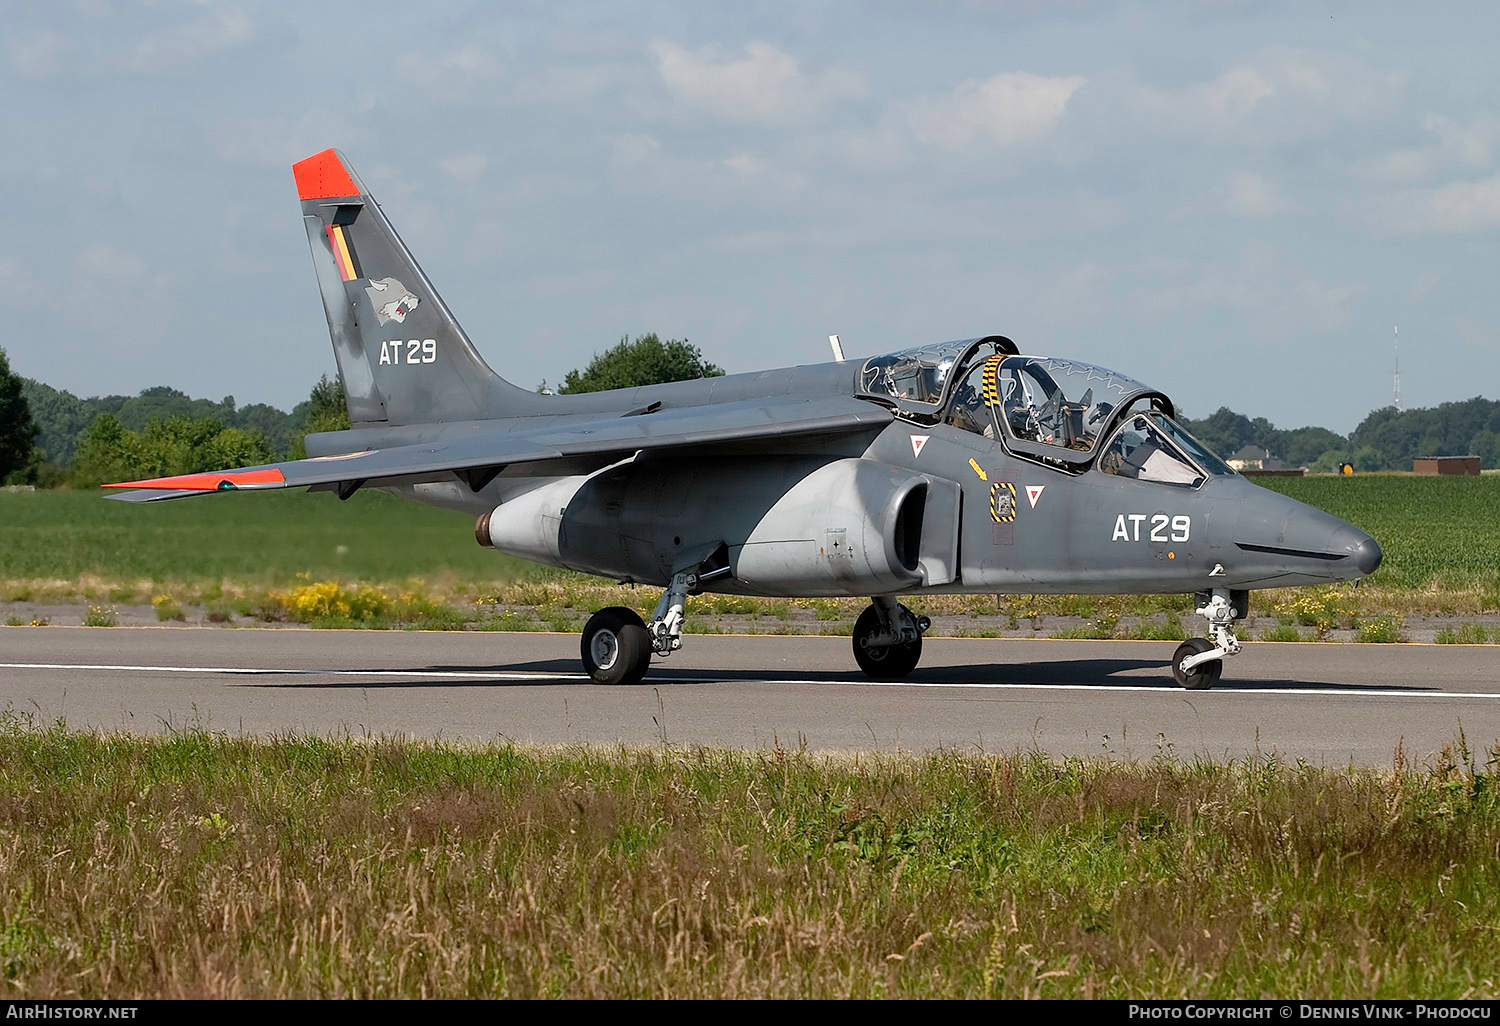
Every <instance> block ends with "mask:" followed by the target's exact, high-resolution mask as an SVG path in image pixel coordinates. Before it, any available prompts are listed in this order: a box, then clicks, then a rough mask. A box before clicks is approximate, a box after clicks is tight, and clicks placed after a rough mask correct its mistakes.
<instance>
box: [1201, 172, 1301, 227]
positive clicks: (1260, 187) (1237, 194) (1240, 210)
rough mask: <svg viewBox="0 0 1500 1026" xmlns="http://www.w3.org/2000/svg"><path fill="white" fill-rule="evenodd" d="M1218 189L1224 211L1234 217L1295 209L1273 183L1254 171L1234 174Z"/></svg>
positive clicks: (1254, 215)
mask: <svg viewBox="0 0 1500 1026" xmlns="http://www.w3.org/2000/svg"><path fill="white" fill-rule="evenodd" d="M1219 191H1220V196H1221V198H1222V200H1223V210H1224V212H1225V213H1228V214H1232V215H1234V216H1235V217H1270V216H1272V215H1274V214H1284V213H1286V212H1287V211H1290V210H1293V209H1295V206H1294V204H1293V203H1292V202H1291V200H1289V199H1287V198H1286V197H1285V196H1284V195H1282V193H1281V191H1280V190H1279V189H1277V188H1276V186H1275V184H1274V183H1272V182H1270V181H1269V180H1267V178H1266V177H1265V175H1262V174H1259V173H1258V172H1255V171H1245V172H1241V173H1240V174H1237V175H1234V176H1233V177H1231V178H1230V179H1229V181H1228V182H1226V183H1224V185H1223V186H1222V187H1221V189H1220V190H1219Z"/></svg>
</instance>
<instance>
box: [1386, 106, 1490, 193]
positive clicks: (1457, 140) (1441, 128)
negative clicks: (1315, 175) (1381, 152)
mask: <svg viewBox="0 0 1500 1026" xmlns="http://www.w3.org/2000/svg"><path fill="white" fill-rule="evenodd" d="M1422 128H1423V130H1424V131H1426V132H1427V133H1428V134H1430V135H1432V136H1435V138H1434V140H1433V141H1432V142H1431V143H1429V144H1428V145H1426V146H1416V147H1410V148H1407V149H1399V150H1392V151H1391V152H1390V153H1387V154H1386V155H1385V156H1383V157H1381V158H1380V159H1378V160H1376V161H1373V162H1371V163H1368V164H1364V165H1361V166H1359V167H1357V168H1356V171H1357V173H1358V174H1359V175H1360V177H1362V178H1364V179H1367V180H1370V181H1373V182H1376V183H1390V184H1395V185H1413V184H1417V183H1419V182H1427V181H1431V180H1432V179H1433V178H1436V177H1437V176H1439V175H1440V174H1442V173H1443V172H1444V171H1447V170H1449V169H1452V168H1455V167H1458V168H1465V169H1469V170H1474V169H1479V168H1485V167H1488V166H1489V165H1490V161H1491V159H1492V157H1493V154H1494V150H1495V148H1496V147H1497V146H1500V118H1497V117H1496V116H1495V115H1493V114H1489V113H1483V114H1480V115H1478V116H1477V117H1475V118H1474V119H1473V120H1472V121H1470V122H1468V123H1467V124H1465V123H1463V122H1459V121H1454V120H1453V119H1452V118H1449V117H1446V116H1444V115H1442V114H1429V115H1427V117H1426V118H1424V119H1423V121H1422Z"/></svg>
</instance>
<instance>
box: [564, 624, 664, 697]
mask: <svg viewBox="0 0 1500 1026" xmlns="http://www.w3.org/2000/svg"><path fill="white" fill-rule="evenodd" d="M578 647H579V651H580V653H581V654H582V656H583V672H584V673H586V674H588V675H589V679H590V680H592V681H593V682H594V683H595V684H639V683H640V682H641V678H643V677H645V676H646V671H647V670H648V669H649V668H650V666H651V637H650V635H648V634H647V633H646V625H645V624H644V623H642V622H641V618H640V617H639V616H637V615H636V612H635V610H633V609H626V608H625V607H624V606H610V607H609V608H608V609H601V610H599V612H597V613H595V614H594V615H593V616H591V617H589V622H588V623H587V624H586V625H585V626H584V628H583V636H582V637H581V638H580V639H579V646H578Z"/></svg>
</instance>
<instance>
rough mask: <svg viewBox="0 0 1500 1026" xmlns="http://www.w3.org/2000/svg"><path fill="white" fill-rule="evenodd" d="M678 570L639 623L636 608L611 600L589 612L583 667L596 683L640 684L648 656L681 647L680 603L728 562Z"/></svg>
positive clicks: (724, 571) (725, 569)
mask: <svg viewBox="0 0 1500 1026" xmlns="http://www.w3.org/2000/svg"><path fill="white" fill-rule="evenodd" d="M701 566H702V564H699V566H698V567H696V568H695V569H693V570H681V571H678V572H677V573H675V574H673V575H672V582H671V583H670V584H668V585H667V590H666V591H665V592H664V593H663V594H662V597H661V601H660V602H658V603H657V604H656V610H655V612H653V613H652V614H651V622H650V623H642V622H641V618H640V617H639V616H637V615H636V613H635V610H633V609H626V608H625V607H624V606H610V607H609V608H608V609H601V610H599V612H597V613H595V614H594V615H593V616H591V617H589V622H588V624H587V625H586V626H585V627H584V628H583V638H582V639H581V646H580V647H581V648H582V650H583V669H584V672H585V673H587V674H588V675H589V679H591V680H592V681H593V682H594V683H595V684H639V683H640V682H641V679H642V678H643V677H645V676H646V671H647V670H648V669H650V668H651V656H652V655H653V654H655V655H658V656H668V655H671V654H672V653H673V652H675V651H677V650H678V649H679V648H681V647H682V623H683V607H684V606H685V605H686V604H687V597H688V596H689V595H692V594H695V593H696V592H697V590H698V586H699V585H700V584H701V583H703V582H704V581H711V580H713V579H714V578H716V577H722V576H724V575H726V574H728V573H729V567H728V565H727V564H726V565H721V566H719V567H716V568H715V569H712V570H708V571H705V572H703V573H698V572H697V570H698V569H701Z"/></svg>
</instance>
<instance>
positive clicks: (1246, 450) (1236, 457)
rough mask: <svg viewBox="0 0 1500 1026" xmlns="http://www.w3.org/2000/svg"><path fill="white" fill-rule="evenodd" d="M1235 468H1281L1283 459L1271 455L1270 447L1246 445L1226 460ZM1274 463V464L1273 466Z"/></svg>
mask: <svg viewBox="0 0 1500 1026" xmlns="http://www.w3.org/2000/svg"><path fill="white" fill-rule="evenodd" d="M1224 462H1225V463H1227V464H1229V465H1230V466H1231V467H1233V468H1234V469H1235V470H1280V469H1281V461H1280V460H1278V459H1277V458H1276V457H1274V456H1272V455H1271V451H1270V450H1269V449H1262V448H1261V447H1260V446H1258V445H1246V446H1242V447H1241V448H1240V449H1238V450H1236V451H1235V452H1234V454H1233V455H1231V456H1230V457H1229V459H1227V460H1225V461H1224ZM1271 464H1274V466H1271Z"/></svg>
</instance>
